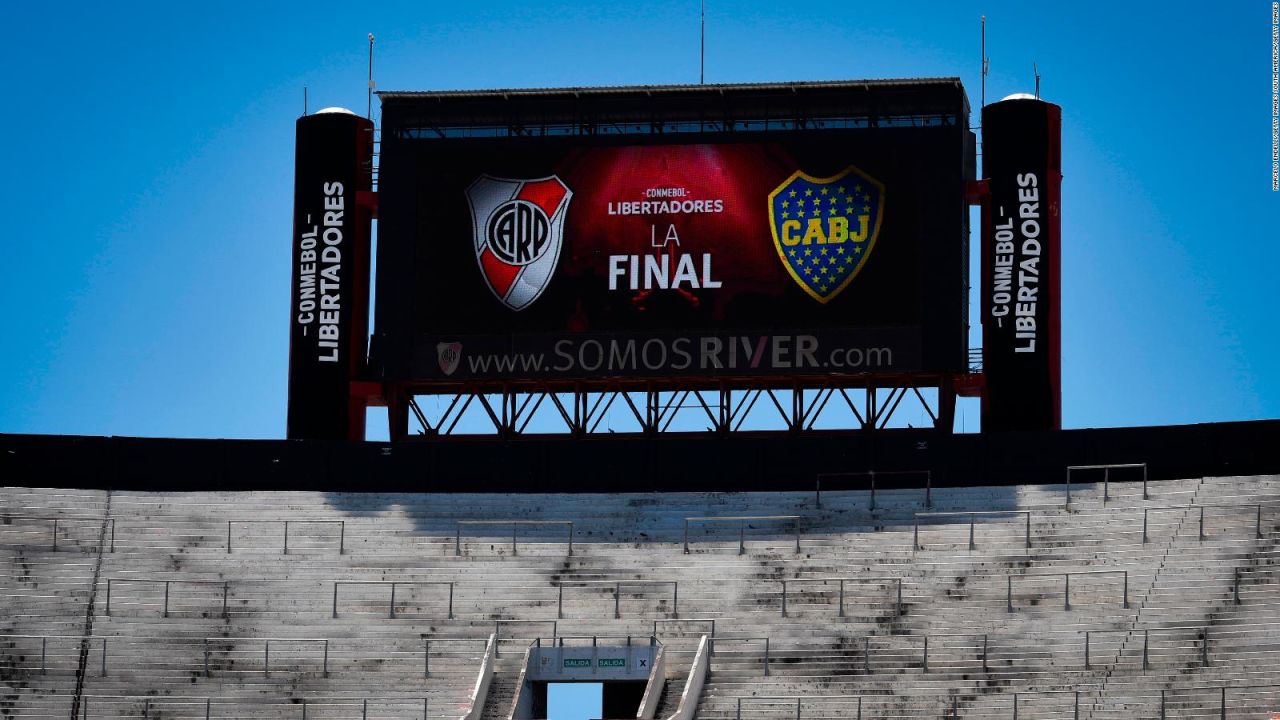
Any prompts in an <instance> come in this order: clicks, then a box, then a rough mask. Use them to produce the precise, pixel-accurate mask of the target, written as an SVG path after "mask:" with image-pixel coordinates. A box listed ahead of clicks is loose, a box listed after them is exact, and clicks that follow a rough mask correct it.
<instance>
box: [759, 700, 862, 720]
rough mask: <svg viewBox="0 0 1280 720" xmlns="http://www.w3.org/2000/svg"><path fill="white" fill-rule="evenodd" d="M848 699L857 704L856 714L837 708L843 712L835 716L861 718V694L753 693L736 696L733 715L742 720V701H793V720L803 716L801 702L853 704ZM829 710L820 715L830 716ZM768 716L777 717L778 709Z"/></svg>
mask: <svg viewBox="0 0 1280 720" xmlns="http://www.w3.org/2000/svg"><path fill="white" fill-rule="evenodd" d="M848 701H856V704H857V709H856V714H852V713H850V712H849V710H845V709H842V708H837V710H843V712H839V713H838V714H837V717H848V718H856V719H857V720H862V696H861V695H753V696H751V697H745V698H744V697H740V698H738V707H737V714H736V715H735V717H736V719H737V720H742V703H744V702H748V703H759V704H762V705H772V706H774V707H777V706H778V705H781V704H782V703H787V705H788V707H790V705H791V703H795V720H801V719H802V718H803V717H804V715H803V713H802V711H801V707H802V706H801V703H802V702H808V703H810V704H818V703H825V704H832V703H848V704H850V705H852V704H853V703H851V702H848ZM850 709H852V708H850ZM830 712H831V710H830V709H827V712H826V713H824V714H823V715H822V717H830ZM770 716H771V717H777V716H778V711H777V710H774V711H772V712H770Z"/></svg>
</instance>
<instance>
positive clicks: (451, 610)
mask: <svg viewBox="0 0 1280 720" xmlns="http://www.w3.org/2000/svg"><path fill="white" fill-rule="evenodd" d="M453 583H454V581H453V580H450V581H449V619H450V620H452V619H453Z"/></svg>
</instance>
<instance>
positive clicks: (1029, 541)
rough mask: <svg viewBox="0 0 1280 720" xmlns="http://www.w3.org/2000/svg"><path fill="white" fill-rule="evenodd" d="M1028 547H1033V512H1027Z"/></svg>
mask: <svg viewBox="0 0 1280 720" xmlns="http://www.w3.org/2000/svg"><path fill="white" fill-rule="evenodd" d="M1027 547H1031V512H1030V511H1027Z"/></svg>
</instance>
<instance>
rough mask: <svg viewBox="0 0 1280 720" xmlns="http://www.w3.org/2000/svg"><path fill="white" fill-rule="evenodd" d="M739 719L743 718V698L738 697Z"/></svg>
mask: <svg viewBox="0 0 1280 720" xmlns="http://www.w3.org/2000/svg"><path fill="white" fill-rule="evenodd" d="M737 720H742V698H738V715H737Z"/></svg>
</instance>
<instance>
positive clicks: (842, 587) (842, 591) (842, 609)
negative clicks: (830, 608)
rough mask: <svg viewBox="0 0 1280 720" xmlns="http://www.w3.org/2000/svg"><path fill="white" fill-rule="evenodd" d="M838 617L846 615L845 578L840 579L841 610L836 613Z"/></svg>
mask: <svg viewBox="0 0 1280 720" xmlns="http://www.w3.org/2000/svg"><path fill="white" fill-rule="evenodd" d="M836 617H844V580H843V579H842V580H840V611H839V612H837V613H836Z"/></svg>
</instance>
